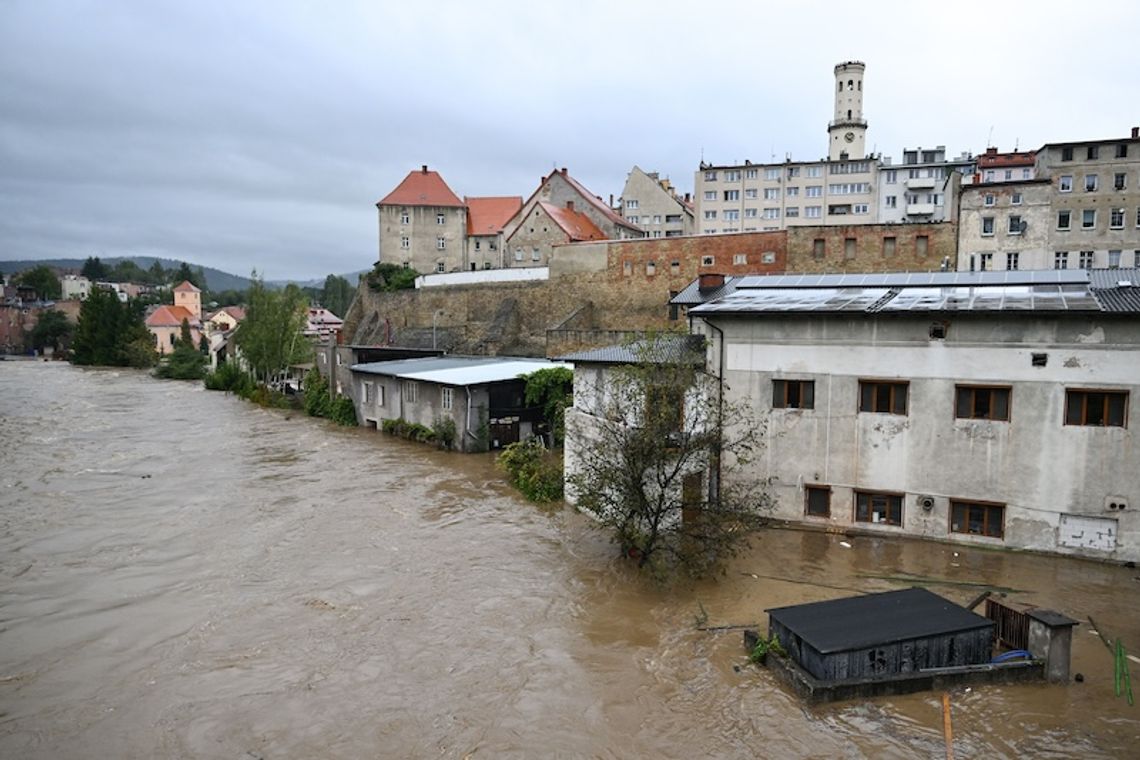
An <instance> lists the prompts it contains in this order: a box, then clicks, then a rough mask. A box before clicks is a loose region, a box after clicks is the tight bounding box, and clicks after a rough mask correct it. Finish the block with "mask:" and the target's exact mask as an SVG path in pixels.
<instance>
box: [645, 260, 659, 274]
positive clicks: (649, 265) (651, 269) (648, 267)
mask: <svg viewBox="0 0 1140 760" xmlns="http://www.w3.org/2000/svg"><path fill="white" fill-rule="evenodd" d="M645 274H646V275H648V276H650V277H652V276H653V275H655V274H657V262H656V261H647V262H645Z"/></svg>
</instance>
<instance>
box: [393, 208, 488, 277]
mask: <svg viewBox="0 0 1140 760" xmlns="http://www.w3.org/2000/svg"><path fill="white" fill-rule="evenodd" d="M378 212H379V220H380V258H379V260H380V261H382V262H384V263H387V264H397V265H404V264H406V265H407V266H409V267H410V268H412V269H414V270H416V271H417V272H419V273H421V274H428V273H431V272H436V271H438V269H439V266H440V265H442V266H443V271H445V272H454V271H457V270H460V269H466V268H467V266H466V255H465V254H466V251H465V246H466V238H467V209H465V208H462V207H454V206H440V207H436V206H400V205H392V206H387V205H385V206H379V207H378ZM404 212H407V214H408V223H407V224H404V223H403V222H402V221H401V220H402V216H403V214H404ZM438 214H443V215H444V223H443V224H439V223H438V216H437V215H438ZM405 237H406V238H408V244H409V247H408V248H403V247H402V245H401V240H402V239H403V238H405ZM440 237H442V238H443V239H444V248H443V249H442V250H440V248H439V243H438V239H439V238H440Z"/></svg>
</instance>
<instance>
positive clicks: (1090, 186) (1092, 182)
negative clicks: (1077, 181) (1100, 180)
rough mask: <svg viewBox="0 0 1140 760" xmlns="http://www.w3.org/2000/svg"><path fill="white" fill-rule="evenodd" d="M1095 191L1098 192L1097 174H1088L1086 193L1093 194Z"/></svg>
mask: <svg viewBox="0 0 1140 760" xmlns="http://www.w3.org/2000/svg"><path fill="white" fill-rule="evenodd" d="M1094 190H1096V175H1095V174H1086V175H1085V192H1086V193H1091V192H1093V191H1094Z"/></svg>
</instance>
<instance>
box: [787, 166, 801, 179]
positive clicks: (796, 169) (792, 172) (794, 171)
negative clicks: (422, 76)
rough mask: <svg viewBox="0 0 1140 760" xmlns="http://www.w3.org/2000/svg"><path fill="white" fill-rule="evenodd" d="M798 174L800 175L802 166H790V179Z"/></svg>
mask: <svg viewBox="0 0 1140 760" xmlns="http://www.w3.org/2000/svg"><path fill="white" fill-rule="evenodd" d="M798 176H800V167H798V166H789V167H788V179H795V178H796V177H798Z"/></svg>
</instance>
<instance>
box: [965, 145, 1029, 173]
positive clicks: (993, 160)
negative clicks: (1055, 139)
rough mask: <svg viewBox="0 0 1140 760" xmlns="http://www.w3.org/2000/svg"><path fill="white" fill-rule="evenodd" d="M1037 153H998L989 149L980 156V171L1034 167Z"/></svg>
mask: <svg viewBox="0 0 1140 760" xmlns="http://www.w3.org/2000/svg"><path fill="white" fill-rule="evenodd" d="M1036 159H1037V153H1036V152H1034V151H1032V150H1031V151H1026V152H1024V153H1018V152H1017V151H1013V152H1012V153H998V152H997V151H996V150H994V149H992V148H989V149H987V150H986V152H985V153H983V154H982V155H980V156H978V168H979V169H998V168H1001V169H1004V168H1006V167H1010V166H1033V165H1034V164H1035V163H1036Z"/></svg>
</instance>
